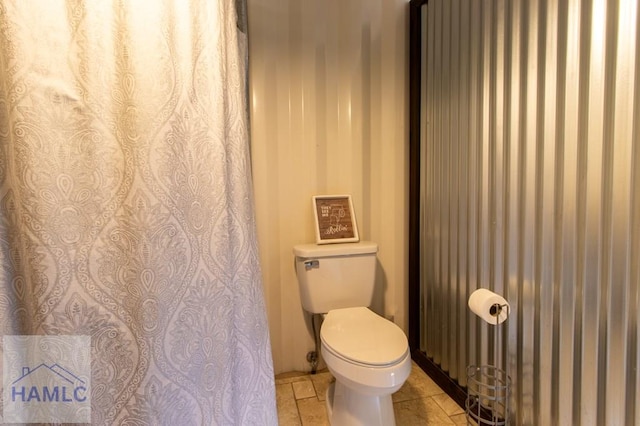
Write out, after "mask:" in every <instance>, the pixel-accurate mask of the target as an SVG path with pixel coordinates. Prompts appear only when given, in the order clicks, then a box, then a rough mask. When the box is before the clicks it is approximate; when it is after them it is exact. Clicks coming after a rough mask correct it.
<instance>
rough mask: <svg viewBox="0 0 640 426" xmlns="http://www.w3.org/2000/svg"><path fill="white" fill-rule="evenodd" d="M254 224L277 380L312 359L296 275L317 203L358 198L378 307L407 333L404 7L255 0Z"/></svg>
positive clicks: (380, 2) (378, 2)
mask: <svg viewBox="0 0 640 426" xmlns="http://www.w3.org/2000/svg"><path fill="white" fill-rule="evenodd" d="M248 17H249V72H250V93H251V99H252V104H251V111H250V112H251V145H252V166H253V181H254V185H255V199H256V219H257V227H258V239H259V245H260V253H261V265H262V270H263V278H264V286H265V295H266V301H267V313H268V317H269V328H270V333H271V343H272V351H273V359H274V368H275V370H276V373H280V372H286V371H292V370H298V371H308V370H310V368H311V367H310V364H309V363H308V362H307V360H306V354H307V352H308V351H310V350H313V349H314V340H313V334H312V331H311V327H310V321H309V317H308V315H305V314H304V313H303V312H302V308H301V305H300V301H299V294H298V287H297V281H296V277H295V272H294V270H293V253H292V249H293V246H294V245H295V244H299V243H310V242H314V241H315V236H314V235H315V234H314V229H313V211H312V209H311V197H312V196H313V195H319V194H343V193H344V194H351V196H352V198H353V204H354V209H355V213H356V219H357V223H358V228H359V233H360V236H361V238H362V239H366V240H372V241H375V242H377V243H378V245H379V253H378V260H379V261H378V269H377V279H376V290H375V296H374V298H375V300H374V303H373V306H372V307H373V308H374V310H376V311H377V312H379V313H381V314H382V315H385V316H386V317H388V318H393V319H394V321H395V322H396V323H397V324H399V325H400V326H401V327H402V328H403V329H406V328H407V318H408V312H407V307H406V305H407V303H406V298H407V296H406V291H407V290H406V288H407V265H406V256H407V249H406V246H407V243H406V241H407V224H406V216H407V213H406V212H407V202H408V201H407V200H408V199H407V190H406V186H407V176H408V166H407V162H408V144H407V139H408V120H407V93H408V90H407V89H408V87H407V86H408V76H407V74H408V71H407V46H408V3H407V1H406V0H326V1H325V0H248Z"/></svg>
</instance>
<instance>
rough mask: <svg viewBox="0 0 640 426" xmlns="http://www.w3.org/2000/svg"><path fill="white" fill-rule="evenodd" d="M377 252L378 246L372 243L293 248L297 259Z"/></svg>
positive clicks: (305, 245)
mask: <svg viewBox="0 0 640 426" xmlns="http://www.w3.org/2000/svg"><path fill="white" fill-rule="evenodd" d="M377 251H378V244H376V243H374V242H371V241H360V242H357V243H338V244H298V245H296V246H293V254H295V255H296V256H297V257H304V258H320V257H331V256H348V255H353V254H370V253H376V252H377Z"/></svg>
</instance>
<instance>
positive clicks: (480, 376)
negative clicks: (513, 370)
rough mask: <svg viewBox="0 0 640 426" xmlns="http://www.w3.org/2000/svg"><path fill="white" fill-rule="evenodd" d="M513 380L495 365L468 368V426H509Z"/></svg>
mask: <svg viewBox="0 0 640 426" xmlns="http://www.w3.org/2000/svg"><path fill="white" fill-rule="evenodd" d="M510 395H511V378H510V377H509V375H508V374H507V372H506V371H504V370H501V369H499V368H497V367H494V366H492V365H481V366H475V365H470V366H468V367H467V401H466V407H465V408H466V416H467V424H474V423H473V422H475V424H477V425H478V426H506V425H508V424H509V397H510Z"/></svg>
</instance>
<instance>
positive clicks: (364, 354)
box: [320, 307, 408, 365]
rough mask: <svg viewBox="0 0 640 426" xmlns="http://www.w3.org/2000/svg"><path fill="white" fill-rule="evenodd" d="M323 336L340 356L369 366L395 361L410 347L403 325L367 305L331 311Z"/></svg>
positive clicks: (326, 318) (326, 342)
mask: <svg viewBox="0 0 640 426" xmlns="http://www.w3.org/2000/svg"><path fill="white" fill-rule="evenodd" d="M320 338H321V339H322V342H323V343H324V344H325V345H326V346H328V348H329V349H331V350H332V351H333V352H335V353H337V354H340V356H342V357H344V358H346V359H349V360H352V361H355V362H359V363H362V364H369V365H387V364H393V363H395V362H397V361H398V360H400V359H401V358H402V357H404V356H405V355H406V353H407V347H408V342H407V336H405V334H404V332H403V331H402V330H401V329H400V327H398V326H397V325H395V324H394V323H392V322H391V321H389V320H387V319H385V318H383V317H381V316H379V315H377V314H375V313H374V312H372V311H371V310H369V309H368V308H364V307H359V308H345V309H334V310H332V311H330V312H329V313H328V314H327V315H326V317H325V319H324V322H323V323H322V328H321V329H320Z"/></svg>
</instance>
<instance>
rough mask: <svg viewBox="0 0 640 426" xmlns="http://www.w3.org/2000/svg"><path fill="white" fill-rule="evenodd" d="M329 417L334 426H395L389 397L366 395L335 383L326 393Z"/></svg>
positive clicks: (391, 402)
mask: <svg viewBox="0 0 640 426" xmlns="http://www.w3.org/2000/svg"><path fill="white" fill-rule="evenodd" d="M326 406H327V417H328V418H329V423H331V425H332V426H395V424H396V419H395V415H394V413H393V401H392V399H391V394H389V395H366V394H361V393H358V392H356V391H354V390H353V389H350V388H348V387H346V386H345V385H343V384H342V383H340V382H338V381H335V382H333V383H332V384H331V385H330V386H329V387H328V388H327V393H326Z"/></svg>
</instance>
